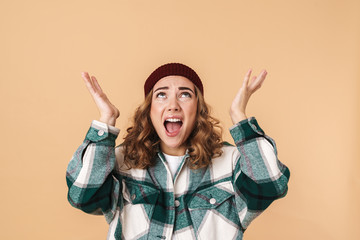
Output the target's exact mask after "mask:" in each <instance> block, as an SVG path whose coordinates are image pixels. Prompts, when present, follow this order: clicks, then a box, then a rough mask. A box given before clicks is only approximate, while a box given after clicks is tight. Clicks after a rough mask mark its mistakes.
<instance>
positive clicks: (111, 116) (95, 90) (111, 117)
mask: <svg viewBox="0 0 360 240" xmlns="http://www.w3.org/2000/svg"><path fill="white" fill-rule="evenodd" d="M82 78H83V79H84V81H85V84H86V87H87V88H88V90H89V92H90V94H91V96H92V97H93V99H94V101H95V104H96V106H97V107H98V109H99V112H100V121H102V122H105V123H107V124H109V125H113V126H115V121H116V119H117V118H118V117H119V116H120V112H119V110H118V109H117V108H116V107H115V106H114V105H113V104H112V103H111V102H110V100H109V99H108V98H107V96H106V94H105V93H104V92H103V90H102V89H101V87H100V85H99V83H98V81H97V80H96V78H95V77H94V76H92V77H90V76H89V74H88V73H87V72H83V73H82Z"/></svg>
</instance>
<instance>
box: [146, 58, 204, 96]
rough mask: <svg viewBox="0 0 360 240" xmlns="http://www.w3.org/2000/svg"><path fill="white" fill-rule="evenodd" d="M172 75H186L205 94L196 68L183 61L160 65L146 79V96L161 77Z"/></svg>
mask: <svg viewBox="0 0 360 240" xmlns="http://www.w3.org/2000/svg"><path fill="white" fill-rule="evenodd" d="M172 75H175V76H183V77H186V78H187V79H189V80H190V81H191V82H193V83H194V84H195V86H196V87H198V88H199V90H200V92H201V94H202V95H204V90H203V85H202V82H201V80H200V78H199V76H198V75H197V74H196V72H195V71H194V70H192V69H191V68H190V67H188V66H186V65H184V64H181V63H167V64H164V65H162V66H160V67H158V68H157V69H156V70H155V71H153V72H152V73H151V74H150V76H149V77H148V78H147V79H146V81H145V84H144V92H145V96H146V95H147V94H148V93H149V92H150V91H151V89H152V88H153V87H154V85H155V84H156V83H157V82H158V81H159V80H160V79H162V78H163V77H167V76H172Z"/></svg>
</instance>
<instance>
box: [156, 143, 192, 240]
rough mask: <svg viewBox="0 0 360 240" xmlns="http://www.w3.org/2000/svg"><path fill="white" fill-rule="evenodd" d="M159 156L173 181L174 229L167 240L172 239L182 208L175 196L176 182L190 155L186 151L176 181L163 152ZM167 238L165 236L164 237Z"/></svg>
mask: <svg viewBox="0 0 360 240" xmlns="http://www.w3.org/2000/svg"><path fill="white" fill-rule="evenodd" d="M158 156H159V158H160V160H161V162H162V164H163V165H164V167H165V169H166V171H167V175H168V176H170V177H171V179H172V181H171V183H170V184H171V188H172V189H173V200H174V201H173V206H174V219H173V221H172V226H173V229H172V231H171V236H166V239H172V234H173V232H174V228H175V218H176V212H177V209H178V208H179V207H180V205H181V203H180V201H179V200H178V199H176V198H175V194H176V191H175V183H176V180H177V178H178V176H179V175H180V174H181V171H182V169H183V166H184V165H185V160H186V159H187V158H188V157H189V154H188V151H187V150H186V153H185V156H184V158H183V159H182V161H181V163H180V165H179V167H178V169H177V171H176V172H175V176H174V179H173V177H172V174H171V171H170V169H169V166H168V164H167V163H166V162H167V160H166V158H165V156H164V155H163V154H162V153H161V152H158ZM163 237H165V236H163Z"/></svg>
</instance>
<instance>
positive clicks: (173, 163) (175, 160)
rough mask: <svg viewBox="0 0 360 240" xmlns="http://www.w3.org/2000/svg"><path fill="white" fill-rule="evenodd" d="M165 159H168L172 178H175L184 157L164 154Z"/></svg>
mask: <svg viewBox="0 0 360 240" xmlns="http://www.w3.org/2000/svg"><path fill="white" fill-rule="evenodd" d="M163 154H164V156H165V158H166V162H167V164H168V166H169V169H170V172H171V175H172V177H173V178H174V175H175V173H176V171H177V170H178V168H179V166H180V163H181V161H182V160H183V158H184V156H185V155H184V156H171V155H167V154H165V153H163Z"/></svg>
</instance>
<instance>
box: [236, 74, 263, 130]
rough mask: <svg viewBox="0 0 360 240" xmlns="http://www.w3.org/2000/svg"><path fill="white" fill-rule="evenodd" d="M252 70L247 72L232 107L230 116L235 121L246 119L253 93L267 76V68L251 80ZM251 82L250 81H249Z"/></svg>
mask: <svg viewBox="0 0 360 240" xmlns="http://www.w3.org/2000/svg"><path fill="white" fill-rule="evenodd" d="M251 72H252V70H251V69H249V71H248V72H247V73H246V75H245V78H244V82H243V85H242V86H241V88H240V89H239V91H238V93H237V94H236V96H235V98H234V100H233V102H232V104H231V108H230V116H231V119H232V121H233V123H234V124H235V123H237V122H239V121H241V120H244V119H246V118H247V117H246V113H245V111H246V106H247V103H248V101H249V99H250V97H251V95H252V94H253V93H254V92H256V90H258V89H259V88H260V87H261V85H262V83H263V82H264V80H265V77H266V74H267V72H266V70H263V71H262V72H261V73H260V75H259V76H258V77H256V76H253V77H252V79H251V80H250V76H251ZM249 82H250V83H249Z"/></svg>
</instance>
